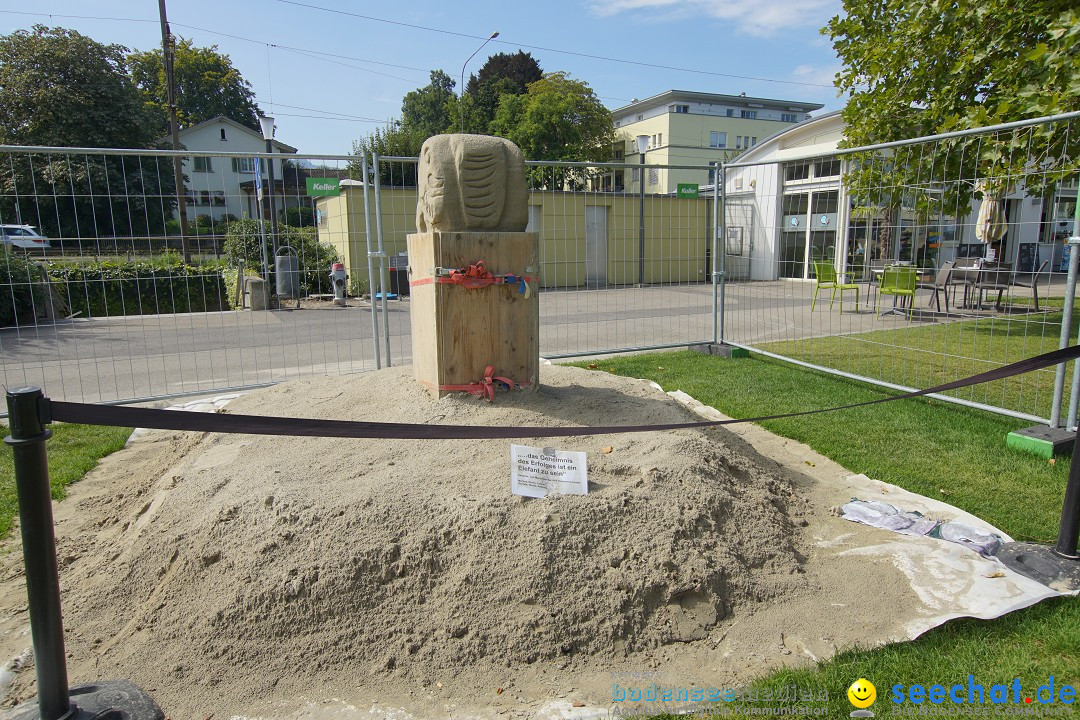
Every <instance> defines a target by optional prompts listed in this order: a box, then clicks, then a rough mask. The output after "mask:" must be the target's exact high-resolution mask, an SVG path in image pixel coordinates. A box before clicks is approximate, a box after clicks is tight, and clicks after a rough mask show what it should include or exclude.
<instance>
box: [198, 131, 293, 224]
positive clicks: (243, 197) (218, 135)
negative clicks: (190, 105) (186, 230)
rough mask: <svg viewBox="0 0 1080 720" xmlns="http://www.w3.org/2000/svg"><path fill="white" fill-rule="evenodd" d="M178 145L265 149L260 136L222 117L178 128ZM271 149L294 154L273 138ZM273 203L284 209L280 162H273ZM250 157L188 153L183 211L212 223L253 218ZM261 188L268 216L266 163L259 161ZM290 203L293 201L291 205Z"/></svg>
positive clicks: (255, 209) (209, 149) (215, 149)
mask: <svg viewBox="0 0 1080 720" xmlns="http://www.w3.org/2000/svg"><path fill="white" fill-rule="evenodd" d="M180 142H181V144H182V146H183V147H184V148H185V149H187V150H191V151H194V152H200V151H202V152H242V153H248V152H250V153H264V152H266V141H265V140H263V137H262V134H261V133H258V132H256V131H254V130H252V129H250V128H247V127H244V126H243V125H241V124H240V123H238V122H235V121H233V120H230V119H229V118H226V117H224V116H221V115H219V116H218V117H215V118H212V119H210V120H206V121H205V122H201V123H199V124H198V125H193V126H191V127H189V128H184V129H183V130H181V131H180ZM273 142H274V145H273V147H274V151H275V152H278V153H282V154H293V153H295V152H296V148H294V147H292V146H291V145H286V144H285V143H283V142H280V141H278V140H274V141H273ZM272 162H273V163H274V179H275V187H276V192H275V201H276V205H277V209H278V210H279V211H280V210H283V209H284V208H285V205H286V200H287V198H288V197H289V196H290V195H292V193H287V192H285V191H284V179H283V177H284V173H283V172H282V160H273V161H272ZM255 165H256V163H255V160H254V158H223V157H199V156H196V157H193V158H190V159H185V160H184V176H185V178H186V180H187V181H186V183H185V189H186V191H187V215H188V218H189V219H190V220H194V219H195V218H196V217H198V216H200V215H208V216H210V217H211V218H212V219H213V220H214V221H215V222H216V221H218V220H220V219H221V218H222V217H223V216H224V215H226V214H228V215H232V216H234V217H236V218H245V217H249V218H254V217H257V216H258V207H257V203H258V200H257V198H256V193H255V192H254V190H255ZM259 165H260V170H261V174H262V182H261V185H262V187H263V188H264V192H263V204H264V212H266V213H267V214H269V196H268V194H267V193H266V192H265V189H267V188H269V180H268V176H267V168H266V162H265V161H261V162H260V163H259ZM290 204H291V205H295V204H296V203H295V202H293V203H290Z"/></svg>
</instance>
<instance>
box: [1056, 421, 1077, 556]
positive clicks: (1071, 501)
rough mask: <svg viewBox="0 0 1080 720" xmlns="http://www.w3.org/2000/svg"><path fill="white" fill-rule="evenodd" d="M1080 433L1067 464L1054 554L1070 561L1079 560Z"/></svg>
mask: <svg viewBox="0 0 1080 720" xmlns="http://www.w3.org/2000/svg"><path fill="white" fill-rule="evenodd" d="M1077 456H1080V432H1077V433H1076V441H1075V442H1074V443H1073V454H1072V460H1071V461H1070V462H1069V482H1068V484H1067V485H1065V504H1064V505H1063V506H1062V508H1061V526H1060V527H1059V528H1058V538H1057V545H1056V546H1054V554H1055V555H1060V556H1061V557H1063V558H1068V559H1070V560H1080V555H1078V554H1077V551H1076V543H1077V537H1078V536H1080V461H1078V460H1077Z"/></svg>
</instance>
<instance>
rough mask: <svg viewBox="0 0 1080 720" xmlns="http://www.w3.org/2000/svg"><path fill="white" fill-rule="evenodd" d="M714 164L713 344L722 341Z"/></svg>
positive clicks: (716, 169) (717, 174)
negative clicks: (717, 269)
mask: <svg viewBox="0 0 1080 720" xmlns="http://www.w3.org/2000/svg"><path fill="white" fill-rule="evenodd" d="M710 164H711V165H712V166H713V194H712V231H713V232H712V267H711V268H710V270H711V271H712V312H713V326H712V341H713V345H718V344H719V343H720V293H719V281H720V276H719V275H718V274H717V271H716V268H717V265H716V263H717V249H718V248H719V246H720V162H719V161H716V162H713V163H710Z"/></svg>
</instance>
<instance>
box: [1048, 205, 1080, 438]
mask: <svg viewBox="0 0 1080 720" xmlns="http://www.w3.org/2000/svg"><path fill="white" fill-rule="evenodd" d="M1067 247H1068V248H1069V275H1068V278H1067V279H1066V280H1065V308H1064V312H1063V314H1062V316H1061V335H1060V339H1059V341H1058V347H1059V348H1066V347H1068V346H1069V339H1070V338H1071V337H1072V311H1073V301H1074V300H1075V297H1076V268H1077V257H1076V254H1077V253H1078V252H1080V203H1077V204H1076V210H1075V214H1074V215H1073V236H1072V237H1071V238H1069V244H1068V246H1067ZM1064 390H1065V363H1061V364H1060V365H1058V366H1057V372H1056V374H1055V375H1054V400H1053V406H1052V407H1051V408H1050V427H1053V428H1056V427H1061V400H1062V397H1061V395H1062V393H1063V392H1064Z"/></svg>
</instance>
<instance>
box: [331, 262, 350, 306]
mask: <svg viewBox="0 0 1080 720" xmlns="http://www.w3.org/2000/svg"><path fill="white" fill-rule="evenodd" d="M348 279H349V276H348V275H346V274H345V266H344V265H343V264H341V263H334V264H333V266H331V268H330V281H331V282H332V283H333V284H334V304H335V305H340V306H341V307H345V297H346V295H347V293H348V290H349V286H348V285H347V284H346V283H347V281H348Z"/></svg>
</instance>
